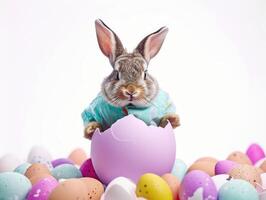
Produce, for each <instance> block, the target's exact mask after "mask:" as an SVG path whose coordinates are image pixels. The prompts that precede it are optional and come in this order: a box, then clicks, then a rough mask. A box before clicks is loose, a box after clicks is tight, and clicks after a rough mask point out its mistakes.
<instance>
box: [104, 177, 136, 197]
mask: <svg viewBox="0 0 266 200" xmlns="http://www.w3.org/2000/svg"><path fill="white" fill-rule="evenodd" d="M135 190H136V185H135V184H134V183H133V182H132V181H131V180H129V179H127V178H125V177H118V178H116V179H114V180H113V181H112V182H111V183H109V185H108V186H107V188H106V190H105V193H104V194H103V195H102V197H101V200H136V199H137V196H136V193H135Z"/></svg>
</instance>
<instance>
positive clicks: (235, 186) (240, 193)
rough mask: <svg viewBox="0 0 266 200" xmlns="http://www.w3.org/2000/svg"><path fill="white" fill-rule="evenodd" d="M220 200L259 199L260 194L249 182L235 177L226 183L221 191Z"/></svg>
mask: <svg viewBox="0 0 266 200" xmlns="http://www.w3.org/2000/svg"><path fill="white" fill-rule="evenodd" d="M218 199H219V200H259V194H258V192H257V190H256V189H255V187H254V186H253V185H251V184H250V183H249V182H247V181H244V180H240V179H233V180H231V181H228V182H227V183H225V184H224V185H223V186H222V187H221V189H220V191H219V198H218Z"/></svg>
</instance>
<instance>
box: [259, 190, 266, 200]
mask: <svg viewBox="0 0 266 200" xmlns="http://www.w3.org/2000/svg"><path fill="white" fill-rule="evenodd" d="M265 199H266V191H264V192H262V193H260V200H265Z"/></svg>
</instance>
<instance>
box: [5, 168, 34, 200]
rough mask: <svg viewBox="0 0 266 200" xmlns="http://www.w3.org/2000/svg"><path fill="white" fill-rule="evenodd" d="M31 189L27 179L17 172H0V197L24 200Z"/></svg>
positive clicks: (6, 199)
mask: <svg viewBox="0 0 266 200" xmlns="http://www.w3.org/2000/svg"><path fill="white" fill-rule="evenodd" d="M30 189H31V183H30V181H29V179H27V178H26V177H25V176H23V175H22V174H20V173H17V172H3V173H0V199H1V200H9V199H10V200H24V199H25V198H26V196H27V194H28V192H29V190H30Z"/></svg>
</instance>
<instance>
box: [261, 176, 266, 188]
mask: <svg viewBox="0 0 266 200" xmlns="http://www.w3.org/2000/svg"><path fill="white" fill-rule="evenodd" d="M260 178H261V182H262V183H261V185H262V187H263V188H264V189H265V190H266V173H263V174H261V175H260Z"/></svg>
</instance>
